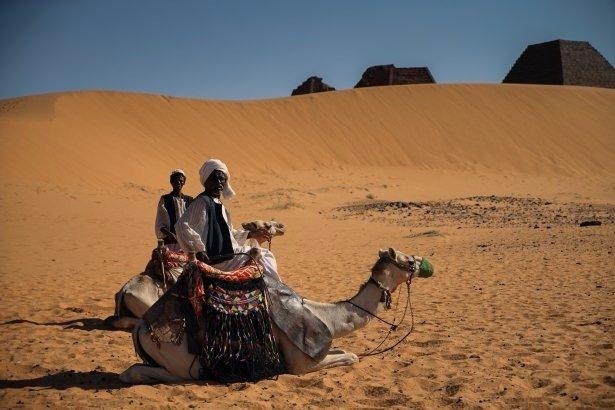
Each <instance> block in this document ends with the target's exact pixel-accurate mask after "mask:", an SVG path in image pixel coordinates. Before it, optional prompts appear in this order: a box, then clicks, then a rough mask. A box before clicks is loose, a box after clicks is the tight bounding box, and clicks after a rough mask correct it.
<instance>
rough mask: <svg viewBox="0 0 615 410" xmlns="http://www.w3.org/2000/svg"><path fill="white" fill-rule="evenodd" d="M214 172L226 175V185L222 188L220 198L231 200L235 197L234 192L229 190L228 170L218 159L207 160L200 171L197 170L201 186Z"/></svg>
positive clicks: (229, 176)
mask: <svg viewBox="0 0 615 410" xmlns="http://www.w3.org/2000/svg"><path fill="white" fill-rule="evenodd" d="M214 171H222V172H224V174H225V175H226V183H225V184H224V188H223V189H222V196H223V197H224V198H227V199H231V198H232V197H234V196H235V191H233V188H231V183H230V182H231V174H229V172H228V168H227V167H226V164H224V162H222V161H220V160H219V159H213V158H212V159H208V160H207V161H205V163H204V164H203V166H202V167H201V169H200V170H199V176H200V179H201V185H203V186H205V181H207V178H209V176H210V175H211V173H212V172H214Z"/></svg>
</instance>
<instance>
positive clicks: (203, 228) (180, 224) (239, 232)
mask: <svg viewBox="0 0 615 410" xmlns="http://www.w3.org/2000/svg"><path fill="white" fill-rule="evenodd" d="M214 201H215V202H217V203H221V202H220V200H219V199H217V198H215V199H214ZM206 205H207V203H206V202H205V199H204V198H203V197H197V198H195V199H194V201H192V203H191V204H190V206H189V207H188V209H187V210H186V212H184V214H183V215H182V216H181V218H179V220H178V221H177V223H176V224H175V235H176V236H177V241H178V242H179V245H180V246H181V248H182V249H183V250H184V251H185V252H195V253H196V252H206V249H205V242H204V241H203V238H206V237H207V229H208V218H207V206H206ZM222 210H223V212H222V216H223V217H224V221H225V222H226V225H227V227H228V229H229V233H230V234H231V244H232V246H233V251H234V252H235V253H239V252H248V251H249V250H250V249H251V248H253V247H258V243H257V242H256V241H255V240H253V239H248V233H249V232H248V231H246V230H243V229H233V225H232V224H231V222H230V218H229V216H228V213H227V211H226V208H225V207H224V205H222ZM261 255H262V257H263V259H262V262H263V268H264V270H265V272H264V273H265V274H266V275H270V276H272V277H274V278H275V279H277V280H280V278H279V276H278V266H277V263H276V260H275V256H274V255H273V253H272V252H271V251H269V250H268V249H264V248H261ZM249 258H250V257H249V256H248V255H237V256H235V257H233V259H230V260H227V261H224V262H220V263H217V264H215V265H213V266H214V267H215V268H217V269H220V270H222V271H225V272H228V271H231V270H235V269H238V268H240V267H242V266H243V265H245V263H246V262H247V261H248V259H249Z"/></svg>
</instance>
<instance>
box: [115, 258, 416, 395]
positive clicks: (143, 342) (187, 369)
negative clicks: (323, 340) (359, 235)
mask: <svg viewBox="0 0 615 410" xmlns="http://www.w3.org/2000/svg"><path fill="white" fill-rule="evenodd" d="M421 261H422V258H421V257H417V256H408V255H405V254H403V253H402V252H397V251H395V250H394V249H392V248H390V249H389V250H380V252H379V258H378V261H377V262H376V263H375V265H374V266H373V267H372V270H371V274H370V277H369V279H368V280H367V282H365V283H364V284H363V285H362V286H361V288H360V289H359V292H358V293H357V294H356V295H355V296H354V297H353V298H351V299H350V302H352V303H348V302H346V301H341V302H335V303H320V302H314V301H310V300H307V299H306V300H305V305H306V306H307V307H308V308H309V309H310V310H311V311H312V313H314V315H315V316H316V317H318V318H319V319H320V320H321V321H322V322H323V323H325V325H326V326H327V327H328V329H329V330H330V332H331V335H332V336H333V339H336V338H340V337H343V336H346V335H348V334H349V333H352V332H354V331H355V330H358V329H360V328H362V327H364V326H365V325H367V324H368V323H369V322H370V320H371V318H372V317H373V315H375V314H377V312H378V311H379V310H380V309H382V308H383V305H382V303H381V300H384V299H385V298H383V294H384V293H385V292H394V291H395V290H396V289H397V287H398V286H399V285H401V284H403V283H405V282H408V281H409V280H410V278H411V276H412V273H413V272H415V271H418V267H419V264H420V263H421ZM357 306H358V307H357ZM305 325H306V326H309V323H307V324H305ZM273 333H274V336H275V340H276V342H277V344H278V347H279V349H280V352H281V354H282V355H283V356H284V363H285V365H286V372H287V373H290V374H304V373H310V372H314V371H317V370H321V369H326V368H330V367H336V366H347V365H351V364H353V363H356V362H357V361H358V360H359V358H358V356H357V355H356V354H354V353H350V352H345V351H343V350H329V352H328V353H327V355H326V356H325V357H324V359H322V360H320V361H317V360H314V359H313V358H311V357H310V356H308V355H306V354H305V353H303V352H302V351H301V350H299V349H298V348H297V347H296V346H295V345H294V344H293V343H292V341H291V340H290V339H289V338H288V337H287V336H286V334H284V333H283V332H282V331H281V330H280V329H279V328H277V327H276V326H275V324H274V325H273ZM133 342H134V343H135V345H137V344H140V347H141V348H142V349H143V350H144V351H145V352H146V353H147V354H148V355H149V356H150V357H151V358H152V359H154V360H155V361H156V363H157V364H159V365H160V367H153V366H148V365H144V364H135V365H132V366H131V367H129V368H128V369H126V370H125V371H124V372H123V373H122V374H121V375H120V379H121V380H122V381H123V382H125V383H132V384H150V383H159V382H181V381H184V380H194V379H195V378H196V377H197V375H198V374H199V373H200V367H201V365H200V363H199V360H196V357H195V355H193V354H190V353H189V352H188V345H187V341H186V338H185V337H184V338H183V339H182V342H181V344H179V345H176V344H173V343H164V342H163V343H161V344H160V347H158V346H157V345H156V344H155V343H154V342H153V341H152V338H151V335H150V332H149V330H148V329H147V326H146V324H145V322H143V321H140V322H139V323H138V324H137V326H136V327H135V328H134V330H133Z"/></svg>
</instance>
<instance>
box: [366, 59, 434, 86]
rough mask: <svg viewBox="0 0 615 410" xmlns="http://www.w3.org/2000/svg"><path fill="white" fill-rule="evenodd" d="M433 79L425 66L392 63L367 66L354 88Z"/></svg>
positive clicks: (425, 81)
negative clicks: (403, 65)
mask: <svg viewBox="0 0 615 410" xmlns="http://www.w3.org/2000/svg"><path fill="white" fill-rule="evenodd" d="M435 82H436V80H434V78H433V76H432V75H431V72H429V68H427V67H395V66H394V65H393V64H388V65H376V66H373V67H369V68H368V69H367V70H365V72H364V73H363V75H362V76H361V79H360V80H359V82H358V83H357V85H355V86H354V88H361V87H375V86H380V85H401V84H433V83H435Z"/></svg>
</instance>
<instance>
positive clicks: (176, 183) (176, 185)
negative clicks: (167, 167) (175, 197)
mask: <svg viewBox="0 0 615 410" xmlns="http://www.w3.org/2000/svg"><path fill="white" fill-rule="evenodd" d="M185 183H186V177H185V176H183V175H182V174H173V175H171V186H172V187H173V190H174V191H181V190H182V188H183V187H184V184H185Z"/></svg>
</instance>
